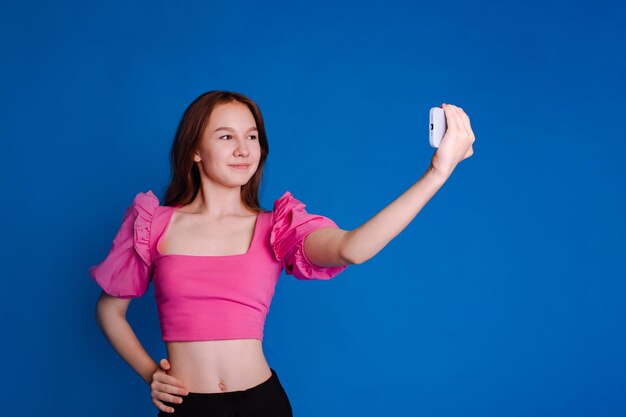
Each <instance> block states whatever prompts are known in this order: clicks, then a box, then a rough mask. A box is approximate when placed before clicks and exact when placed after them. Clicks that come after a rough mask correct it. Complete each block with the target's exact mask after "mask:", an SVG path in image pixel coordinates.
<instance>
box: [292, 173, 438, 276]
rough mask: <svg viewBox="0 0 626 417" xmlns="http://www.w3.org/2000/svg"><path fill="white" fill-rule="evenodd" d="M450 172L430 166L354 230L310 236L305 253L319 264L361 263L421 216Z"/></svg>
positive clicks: (324, 230)
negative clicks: (411, 183)
mask: <svg viewBox="0 0 626 417" xmlns="http://www.w3.org/2000/svg"><path fill="white" fill-rule="evenodd" d="M446 179H447V175H446V174H443V173H440V172H437V171H435V170H434V169H433V168H432V167H429V168H428V170H427V171H426V173H425V174H424V175H423V176H422V178H420V179H419V180H418V181H417V182H416V183H415V184H413V185H412V186H411V187H410V188H409V189H408V190H406V191H405V192H404V193H402V194H401V195H400V196H399V197H398V198H396V199H395V200H394V201H392V202H391V203H390V204H389V205H387V206H386V207H385V208H383V209H382V210H381V211H379V212H378V213H377V214H376V215H375V216H374V217H372V218H371V219H369V220H368V221H367V222H365V223H363V224H362V225H361V226H359V227H357V228H356V229H354V230H350V231H347V230H342V229H337V228H320V229H318V230H315V231H314V232H312V233H311V234H309V235H308V236H307V238H306V239H305V241H304V245H305V248H304V250H305V252H306V253H307V256H308V257H309V259H310V260H311V262H313V263H315V264H316V265H321V266H335V265H347V264H360V263H363V262H365V261H367V260H368V259H370V258H372V257H373V256H374V255H376V254H377V253H378V252H379V251H381V250H382V249H383V248H384V247H385V246H386V245H387V244H388V243H389V242H390V241H391V240H392V239H393V238H394V237H396V236H397V235H398V234H399V233H400V232H401V231H402V230H404V228H406V227H407V226H408V224H409V223H411V221H412V220H413V219H414V218H415V216H417V214H418V213H419V212H420V211H421V210H422V208H423V207H424V206H425V205H426V203H427V202H428V201H429V200H430V199H431V198H432V197H433V196H434V195H435V193H436V192H437V191H438V190H439V189H440V188H441V186H442V185H443V184H444V183H445V181H446Z"/></svg>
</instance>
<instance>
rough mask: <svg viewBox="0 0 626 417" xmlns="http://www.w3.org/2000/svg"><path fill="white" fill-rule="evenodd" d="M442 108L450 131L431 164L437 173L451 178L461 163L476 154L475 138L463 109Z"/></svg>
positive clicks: (449, 105)
mask: <svg viewBox="0 0 626 417" xmlns="http://www.w3.org/2000/svg"><path fill="white" fill-rule="evenodd" d="M440 107H441V108H442V109H443V110H444V112H445V114H446V124H447V126H448V129H447V131H446V134H445V136H444V137H443V139H442V140H441V144H440V145H439V148H437V150H436V151H435V154H434V155H433V158H432V160H431V163H430V164H431V167H432V168H433V169H434V170H435V171H437V172H440V173H442V174H443V175H446V176H449V175H450V174H451V173H452V171H453V170H454V168H455V167H456V166H457V164H458V163H459V162H461V161H462V160H464V159H466V158H469V157H470V156H472V155H473V154H474V149H473V148H472V144H473V143H474V140H475V137H474V132H473V131H472V126H471V125H470V119H469V117H468V116H467V114H465V112H464V111H463V109H462V108H460V107H457V106H454V105H452V104H446V103H443V104H442V105H441V106H440Z"/></svg>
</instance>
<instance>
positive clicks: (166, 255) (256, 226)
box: [154, 204, 263, 259]
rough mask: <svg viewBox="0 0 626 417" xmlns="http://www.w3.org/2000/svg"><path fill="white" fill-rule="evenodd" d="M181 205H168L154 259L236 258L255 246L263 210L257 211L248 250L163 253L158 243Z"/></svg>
mask: <svg viewBox="0 0 626 417" xmlns="http://www.w3.org/2000/svg"><path fill="white" fill-rule="evenodd" d="M181 207H183V205H182V204H179V205H177V206H170V208H171V209H170V213H169V214H168V217H167V223H166V225H165V228H164V229H163V233H161V235H160V236H159V238H158V239H157V242H156V245H155V246H154V250H155V252H156V255H157V256H156V259H160V258H170V257H184V258H200V259H202V258H207V259H216V258H236V257H242V256H247V255H249V254H250V253H252V251H253V249H254V246H255V242H256V239H257V235H258V233H257V231H258V229H259V222H260V220H261V215H262V214H263V211H261V212H259V213H257V215H256V220H255V221H254V228H253V230H252V240H251V241H250V246H248V250H247V251H246V252H244V253H235V254H233V255H188V254H184V253H163V252H161V251H160V250H159V245H160V244H161V240H163V236H165V235H166V233H167V231H168V230H169V228H170V225H171V224H172V217H174V213H175V212H176V211H177V210H178V209H179V208H181Z"/></svg>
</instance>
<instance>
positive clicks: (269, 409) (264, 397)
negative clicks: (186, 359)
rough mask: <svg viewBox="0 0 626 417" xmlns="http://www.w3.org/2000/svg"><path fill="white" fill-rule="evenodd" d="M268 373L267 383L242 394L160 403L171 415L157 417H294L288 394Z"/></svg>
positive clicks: (199, 394)
mask: <svg viewBox="0 0 626 417" xmlns="http://www.w3.org/2000/svg"><path fill="white" fill-rule="evenodd" d="M270 369H271V371H272V376H270V378H269V379H268V380H266V381H265V382H261V383H260V384H259V385H256V386H254V387H252V388H248V389H246V390H243V391H229V392H215V393H214V392H211V393H205V392H190V393H189V394H188V395H183V396H181V398H182V399H183V402H182V403H181V404H176V403H170V402H168V401H162V402H163V404H165V405H167V406H168V407H173V408H174V412H173V413H168V412H165V411H159V414H158V417H168V416H181V417H235V416H239V417H293V412H292V410H291V403H290V402H289V398H288V397H287V393H286V392H285V390H284V389H283V386H282V384H281V383H280V381H279V379H278V375H277V374H276V371H275V370H274V369H272V368H270Z"/></svg>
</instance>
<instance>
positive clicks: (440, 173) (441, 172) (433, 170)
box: [426, 164, 452, 184]
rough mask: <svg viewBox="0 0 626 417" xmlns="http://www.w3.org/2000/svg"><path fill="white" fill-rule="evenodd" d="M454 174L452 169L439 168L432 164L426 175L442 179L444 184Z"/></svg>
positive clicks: (438, 179)
mask: <svg viewBox="0 0 626 417" xmlns="http://www.w3.org/2000/svg"><path fill="white" fill-rule="evenodd" d="M450 174H452V170H447V169H441V168H437V167H435V166H434V165H432V164H431V165H430V166H429V167H428V170H427V171H426V175H427V176H430V177H432V178H434V179H435V180H437V181H440V182H441V183H442V184H443V183H444V182H446V181H447V180H448V178H449V177H450Z"/></svg>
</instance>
